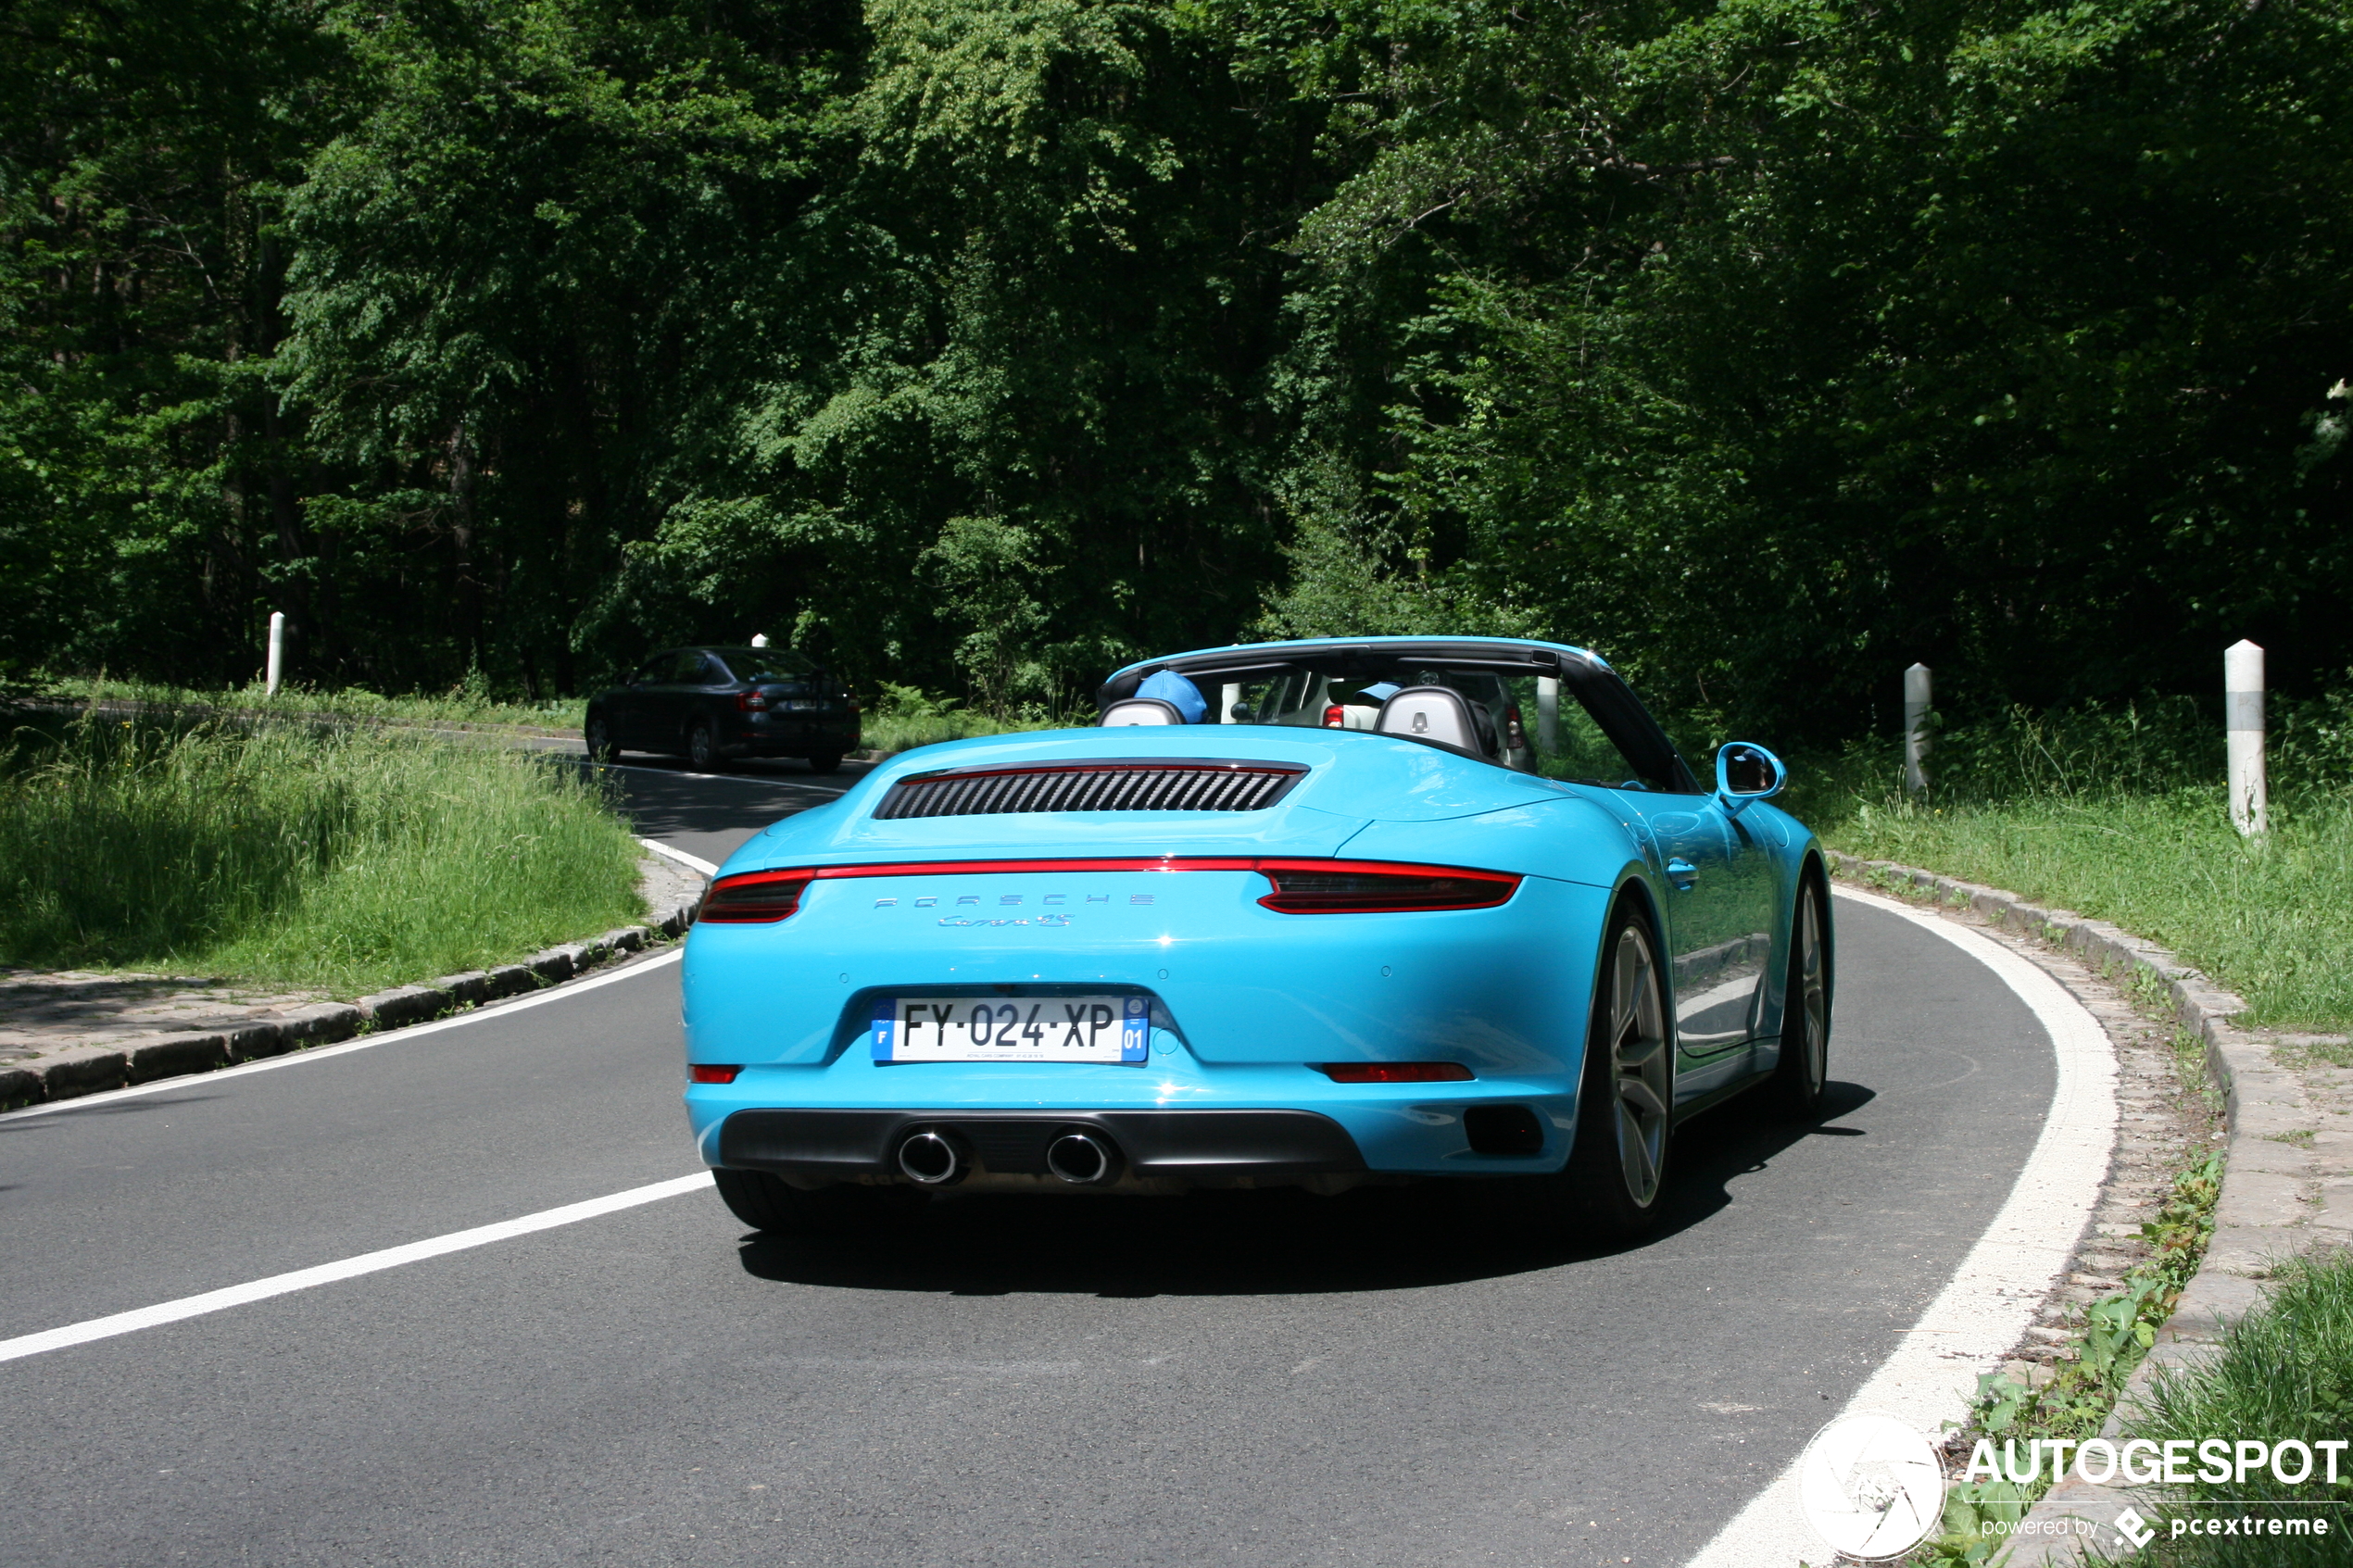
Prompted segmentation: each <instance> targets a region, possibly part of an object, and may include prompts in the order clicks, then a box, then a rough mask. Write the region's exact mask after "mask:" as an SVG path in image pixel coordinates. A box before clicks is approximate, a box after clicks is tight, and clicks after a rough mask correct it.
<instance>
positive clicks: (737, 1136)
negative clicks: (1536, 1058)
mask: <svg viewBox="0 0 2353 1568" xmlns="http://www.w3.org/2000/svg"><path fill="white" fill-rule="evenodd" d="M1073 1131H1080V1132H1085V1133H1088V1134H1089V1135H1093V1136H1094V1137H1096V1138H1098V1139H1101V1140H1103V1141H1105V1142H1107V1143H1108V1144H1109V1145H1110V1146H1111V1147H1112V1148H1114V1149H1116V1150H1117V1151H1118V1156H1119V1160H1120V1161H1121V1164H1122V1166H1123V1167H1124V1168H1125V1170H1126V1172H1127V1173H1132V1174H1133V1175H1134V1176H1136V1177H1139V1178H1141V1179H1144V1180H1152V1179H1156V1178H1157V1179H1172V1180H1176V1181H1180V1182H1184V1183H1187V1184H1189V1185H1238V1184H1245V1183H1246V1184H1252V1185H1254V1184H1257V1183H1261V1182H1265V1183H1287V1182H1295V1181H1298V1180H1301V1179H1302V1178H1306V1177H1312V1176H1331V1175H1351V1174H1357V1173H1363V1172H1364V1171H1365V1157H1364V1155H1363V1154H1362V1153H1360V1152H1359V1151H1358V1149H1357V1148H1356V1141H1355V1140H1354V1139H1353V1138H1352V1137H1350V1136H1349V1135H1348V1132H1347V1129H1345V1128H1343V1127H1342V1126H1340V1123H1337V1122H1335V1121H1333V1120H1332V1119H1331V1118H1330V1117H1328V1116H1322V1115H1318V1114H1316V1113H1315V1112H1314V1111H1311V1110H1067V1111H1057V1112H1053V1113H1051V1114H1046V1115H1040V1114H1038V1113H1037V1112H1035V1111H1008V1110H998V1111H990V1110H899V1109H892V1110H738V1111H736V1112H735V1113H734V1114H733V1115H731V1116H729V1117H727V1118H726V1120H725V1121H724V1123H722V1124H721V1126H720V1129H719V1138H718V1154H719V1160H720V1163H721V1164H723V1165H724V1166H728V1167H730V1168H732V1169H736V1170H750V1171H771V1172H774V1173H776V1174H778V1175H782V1176H786V1177H791V1178H796V1179H799V1180H801V1181H859V1180H873V1179H875V1178H878V1177H881V1178H896V1177H897V1176H898V1175H899V1166H898V1150H899V1148H900V1144H901V1143H902V1142H904V1141H905V1140H906V1139H907V1138H908V1137H909V1136H911V1135H914V1134H916V1133H919V1132H939V1133H944V1134H946V1135H950V1136H951V1137H954V1138H957V1139H960V1140H962V1142H963V1145H964V1146H965V1147H966V1148H969V1149H970V1150H971V1151H972V1154H973V1159H974V1163H975V1166H976V1167H977V1168H978V1171H979V1173H982V1174H985V1175H995V1176H1043V1175H1046V1174H1047V1173H1048V1167H1047V1163H1046V1148H1047V1146H1048V1145H1049V1144H1051V1142H1052V1141H1053V1140H1054V1139H1055V1138H1057V1137H1060V1136H1062V1135H1064V1134H1066V1133H1070V1132H1073Z"/></svg>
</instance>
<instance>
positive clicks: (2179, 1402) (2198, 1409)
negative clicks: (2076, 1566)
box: [2124, 1254, 2353, 1568]
mask: <svg viewBox="0 0 2353 1568" xmlns="http://www.w3.org/2000/svg"><path fill="white" fill-rule="evenodd" d="M2140 1403H2141V1406H2142V1411H2141V1414H2140V1415H2139V1417H2138V1418H2137V1419H2136V1420H2134V1422H2133V1424H2132V1426H2131V1428H2130V1436H2134V1437H2147V1438H2151V1439H2153V1440H2155V1441H2156V1442H2158V1443H2160V1444H2161V1443H2164V1442H2167V1441H2169V1440H2178V1439H2183V1438H2187V1439H2190V1440H2191V1441H2193V1442H2196V1441H2199V1440H2202V1439H2205V1438H2208V1437H2226V1438H2233V1439H2235V1438H2238V1437H2259V1438H2261V1439H2262V1440H2264V1441H2265V1442H2268V1443H2278V1442H2281V1441H2283V1440H2284V1439H2287V1438H2299V1439H2301V1440H2303V1441H2304V1442H2305V1443H2307V1444H2310V1443H2314V1442H2317V1441H2320V1440H2322V1439H2323V1438H2331V1439H2335V1438H2343V1437H2346V1436H2353V1257H2347V1256H2346V1255H2344V1254H2337V1255H2334V1256H2331V1257H2325V1258H2320V1259H2304V1260H2299V1261H2296V1262H2294V1263H2291V1264H2288V1265H2287V1266H2285V1267H2284V1269H2283V1270H2282V1271H2281V1273H2280V1275H2279V1277H2278V1280H2277V1283H2276V1285H2275V1286H2274V1290H2273V1294H2272V1296H2271V1299H2270V1300H2269V1302H2267V1303H2266V1305H2265V1306H2264V1307H2263V1308H2262V1309H2261V1310H2260V1311H2254V1312H2250V1313H2248V1314H2247V1315H2246V1317H2245V1318H2242V1319H2241V1320H2239V1322H2237V1323H2233V1324H2232V1325H2231V1327H2230V1328H2229V1329H2228V1330H2227V1331H2226V1332H2225V1333H2224V1334H2223V1336H2222V1341H2221V1345H2220V1346H2219V1347H2218V1348H2217V1349H2216V1350H2215V1352H2214V1354H2213V1355H2211V1356H2210V1357H2208V1358H2207V1359H2205V1360H2203V1361H2199V1362H2196V1363H2194V1364H2193V1365H2191V1366H2189V1367H2187V1368H2184V1369H2181V1370H2177V1371H2168V1372H2165V1373H2162V1374H2159V1375H2158V1376H2157V1377H2156V1378H2154V1379H2152V1380H2151V1384H2150V1386H2149V1389H2148V1392H2147V1394H2146V1397H2145V1398H2144V1399H2142V1400H2141V1401H2140ZM2325 1474H2326V1472H2325V1470H2324V1469H2323V1468H2322V1466H2321V1465H2319V1464H2317V1463H2316V1464H2315V1466H2314V1470H2313V1474H2312V1475H2311V1477H2310V1478H2309V1480H2307V1481H2305V1482H2304V1483H2302V1484H2299V1485H2296V1486H2288V1485H2285V1484H2284V1483H2282V1482H2280V1481H2279V1480H2278V1479H2277V1478H2276V1477H2274V1476H2273V1475H2272V1474H2271V1472H2270V1470H2269V1469H2259V1470H2254V1471H2251V1472H2250V1473H2249V1474H2247V1476H2246V1480H2244V1481H2240V1480H2238V1479H2236V1478H2235V1477H2234V1478H2233V1479H2232V1480H2230V1481H2228V1482H2223V1483H2220V1484H2208V1483H2205V1482H2193V1483H2191V1484H2190V1485H2189V1486H2184V1487H2181V1488H2177V1489H2175V1496H2174V1499H2173V1500H2174V1502H2175V1504H2176V1505H2177V1506H2178V1507H2179V1508H2180V1510H2181V1511H2182V1512H2188V1513H2198V1514H2208V1513H2215V1512H2226V1513H2246V1514H2254V1515H2257V1516H2259V1517H2268V1516H2274V1515H2277V1516H2287V1515H2292V1514H2306V1515H2309V1514H2312V1513H2314V1512H2318V1513H2320V1514H2322V1516H2323V1517H2325V1518H2327V1519H2328V1521H2329V1526H2330V1533H2329V1534H2328V1535H2327V1536H2325V1537H2322V1536H2273V1535H2270V1534H2265V1535H2262V1536H2246V1535H2237V1536H2231V1535H2223V1536H2203V1535H2201V1536H2188V1535H2184V1536H2183V1537H2180V1538H2178V1539H2176V1538H2174V1537H2172V1534H2171V1530H2170V1529H2168V1528H2166V1520H2165V1517H2164V1516H2160V1518H2159V1519H2158V1521H2157V1523H2158V1532H2159V1533H2158V1538H2157V1539H2156V1540H2155V1541H2153V1542H2151V1543H2150V1545H2149V1547H2148V1549H2146V1550H2145V1551H2143V1552H2141V1553H2139V1554H2137V1555H2135V1556H2133V1557H2132V1558H2129V1559H2125V1560H2124V1561H2129V1562H2134V1563H2138V1564H2143V1565H2145V1568H2306V1565H2311V1564H2321V1563H2343V1562H2347V1561H2353V1537H2349V1536H2348V1531H2353V1473H2349V1472H2348V1470H2347V1467H2345V1466H2343V1465H2340V1466H2339V1467H2338V1468H2337V1473H2336V1474H2337V1480H2336V1483H2335V1484H2334V1485H2329V1484H2328V1483H2327V1482H2326V1480H2325ZM2199 1505H2206V1506H2204V1507H2200V1506H2199Z"/></svg>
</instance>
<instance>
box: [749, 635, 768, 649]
mask: <svg viewBox="0 0 2353 1568" xmlns="http://www.w3.org/2000/svg"><path fill="white" fill-rule="evenodd" d="M751 646H753V647H756V648H764V647H766V646H768V633H765V632H754V633H752V634H751Z"/></svg>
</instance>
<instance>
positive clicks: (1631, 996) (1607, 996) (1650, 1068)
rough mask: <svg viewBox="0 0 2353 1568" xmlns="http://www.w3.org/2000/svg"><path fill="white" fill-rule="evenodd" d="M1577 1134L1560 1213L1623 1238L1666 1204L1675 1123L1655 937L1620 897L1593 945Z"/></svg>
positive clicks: (1558, 1197) (1590, 1230) (1562, 1178)
mask: <svg viewBox="0 0 2353 1568" xmlns="http://www.w3.org/2000/svg"><path fill="white" fill-rule="evenodd" d="M1577 1098H1578V1103H1577V1142H1576V1146H1575V1147H1574V1148H1573V1149H1572V1150H1571V1151H1570V1153H1569V1157H1568V1164H1567V1168H1566V1169H1564V1170H1563V1171H1562V1172H1561V1173H1560V1174H1559V1175H1557V1176H1554V1177H1550V1178H1547V1180H1549V1181H1550V1182H1552V1183H1554V1184H1555V1185H1556V1187H1557V1191H1556V1193H1555V1195H1554V1207H1555V1208H1556V1209H1557V1210H1559V1211H1560V1218H1561V1219H1562V1220H1563V1221H1564V1222H1566V1223H1572V1224H1574V1225H1575V1226H1576V1227H1577V1228H1578V1229H1579V1230H1580V1231H1581V1232H1583V1233H1584V1234H1585V1235H1587V1236H1600V1237H1603V1238H1605V1239H1608V1240H1613V1241H1615V1240H1623V1239H1626V1238H1628V1237H1631V1236H1640V1235H1642V1233H1643V1232H1644V1231H1647V1230H1649V1229H1650V1228H1651V1227H1652V1226H1654V1225H1655V1224H1656V1223H1658V1220H1659V1216H1660V1215H1661V1214H1663V1213H1664V1212H1666V1208H1667V1204H1666V1194H1667V1154H1668V1151H1669V1148H1670V1147H1671V1142H1672V1134H1673V1131H1674V1127H1673V1123H1674V1116H1673V1109H1672V1108H1673V1106H1674V1103H1675V1047H1674V1043H1673V1042H1672V1041H1671V1040H1670V1039H1669V1038H1668V1036H1667V986H1666V980H1665V977H1664V976H1663V975H1662V974H1661V973H1660V972H1659V967H1658V945H1657V943H1656V941H1655V939H1654V938H1653V937H1652V935H1651V929H1650V924H1649V922H1647V921H1645V920H1643V918H1642V915H1641V913H1640V912H1639V911H1638V910H1636V909H1631V908H1628V907H1624V906H1621V907H1620V908H1619V909H1618V911H1617V914H1616V915H1615V916H1614V917H1613V918H1612V920H1611V922H1610V927H1609V937H1608V940H1607V941H1605V942H1604V943H1603V945H1602V972H1601V977H1600V981H1599V984H1597V985H1595V986H1594V997H1593V1016H1592V1025H1591V1027H1590V1030H1589V1033H1588V1035H1587V1038H1586V1044H1585V1079H1584V1084H1583V1086H1582V1088H1581V1090H1580V1091H1579V1095H1578V1097H1577Z"/></svg>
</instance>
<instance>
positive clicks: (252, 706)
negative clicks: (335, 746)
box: [26, 676, 588, 730]
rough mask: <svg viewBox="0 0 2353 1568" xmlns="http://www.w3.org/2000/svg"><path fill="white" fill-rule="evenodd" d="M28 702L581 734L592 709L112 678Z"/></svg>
mask: <svg viewBox="0 0 2353 1568" xmlns="http://www.w3.org/2000/svg"><path fill="white" fill-rule="evenodd" d="M26 695H28V696H32V697H34V698H36V699H38V700H43V701H51V702H63V703H74V704H82V703H103V704H107V705H108V706H125V705H127V706H129V707H131V708H133V709H157V710H166V709H168V710H171V711H175V712H183V713H192V714H211V715H220V716H231V715H234V716H239V717H267V718H274V719H287V720H304V719H310V720H324V721H346V722H371V723H396V724H425V725H433V724H443V725H452V726H457V725H463V726H466V727H469V728H474V727H487V728H494V729H548V730H577V729H578V728H580V723H581V720H582V717H583V716H584V715H585V713H586V711H587V706H588V705H587V701H586V699H585V698H583V697H560V698H555V699H552V700H550V701H547V702H500V701H497V700H495V699H493V698H492V697H491V696H488V695H487V694H486V693H484V692H482V691H478V690H470V689H468V688H467V687H464V686H459V687H456V688H454V689H452V690H451V691H449V692H447V693H445V694H443V695H442V696H378V695H377V694H376V693H374V692H371V691H362V690H361V689H359V687H357V686H347V687H342V688H339V689H334V690H322V689H320V688H317V687H312V686H299V685H288V686H282V687H280V688H279V690H278V692H277V694H276V695H275V696H271V694H270V693H269V691H268V690H267V689H266V688H264V687H263V685H262V684H261V683H259V682H258V681H257V682H255V683H253V684H250V685H245V686H222V687H218V688H208V687H197V686H169V685H159V684H155V683H153V682H147V681H126V680H119V679H116V678H114V677H111V676H99V677H96V678H94V679H82V678H75V679H65V678H61V677H42V678H38V679H35V680H34V681H33V682H32V683H31V684H30V686H29V687H28V688H27V692H26Z"/></svg>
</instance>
